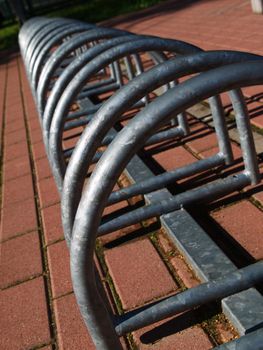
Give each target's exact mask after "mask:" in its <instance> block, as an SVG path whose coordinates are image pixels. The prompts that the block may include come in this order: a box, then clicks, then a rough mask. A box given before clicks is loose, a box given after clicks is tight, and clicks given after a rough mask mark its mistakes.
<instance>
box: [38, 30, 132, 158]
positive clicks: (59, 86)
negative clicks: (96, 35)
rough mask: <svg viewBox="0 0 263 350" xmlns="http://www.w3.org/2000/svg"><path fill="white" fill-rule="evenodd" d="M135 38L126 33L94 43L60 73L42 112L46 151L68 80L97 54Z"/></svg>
mask: <svg viewBox="0 0 263 350" xmlns="http://www.w3.org/2000/svg"><path fill="white" fill-rule="evenodd" d="M133 40H137V37H136V36H134V35H127V36H123V37H118V38H114V39H111V40H108V41H106V42H104V43H102V44H99V45H96V46H95V47H93V48H91V49H89V50H88V51H86V52H84V53H83V54H82V55H80V56H78V59H76V60H74V61H73V62H72V63H71V64H70V65H69V66H68V67H67V69H66V70H65V71H64V72H63V73H62V74H61V76H60V77H59V79H58V80H57V81H56V83H55V85H54V86H53V88H52V91H51V93H50V95H49V97H48V100H47V103H46V106H45V110H44V113H43V124H42V128H43V138H44V143H45V146H46V149H47V152H48V146H49V145H48V141H49V129H50V125H51V121H52V117H53V114H54V111H55V108H56V106H57V104H58V101H59V99H60V97H61V96H62V94H63V92H64V90H65V89H66V87H67V85H68V84H69V82H70V81H71V80H72V79H73V78H74V77H75V76H76V74H77V73H78V72H79V71H80V70H81V69H82V68H83V67H84V66H85V65H87V64H88V63H89V62H90V61H91V60H93V59H95V58H96V57H97V56H98V55H99V54H101V53H102V52H104V51H106V50H108V49H109V48H111V47H115V46H116V45H119V44H121V43H124V42H129V41H133Z"/></svg>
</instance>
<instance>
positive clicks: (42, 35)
mask: <svg viewBox="0 0 263 350" xmlns="http://www.w3.org/2000/svg"><path fill="white" fill-rule="evenodd" d="M70 25H72V24H71V22H70V21H68V20H61V21H57V22H50V23H48V24H47V25H46V26H45V27H44V28H43V29H42V30H41V31H39V32H38V33H37V34H36V35H35V36H34V37H33V38H32V41H31V42H30V44H29V45H28V48H27V51H26V55H25V62H26V64H27V66H28V71H29V72H31V69H30V63H31V61H32V57H33V55H34V52H35V50H37V48H38V47H39V45H43V41H44V42H45V39H46V38H50V36H51V37H52V35H53V36H54V33H57V32H58V31H59V30H62V29H63V28H64V27H68V26H70Z"/></svg>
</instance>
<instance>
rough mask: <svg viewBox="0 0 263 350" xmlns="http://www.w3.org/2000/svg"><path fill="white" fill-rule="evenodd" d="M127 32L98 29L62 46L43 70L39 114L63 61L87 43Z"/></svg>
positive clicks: (38, 96) (39, 95) (38, 99)
mask: <svg viewBox="0 0 263 350" xmlns="http://www.w3.org/2000/svg"><path fill="white" fill-rule="evenodd" d="M127 34H128V33H127V32H123V31H121V30H117V29H107V28H97V29H92V30H90V31H89V32H87V33H82V34H79V35H78V36H75V37H74V38H73V40H70V41H67V42H65V43H64V44H62V45H61V46H60V47H59V48H58V49H57V50H56V51H55V52H54V53H53V54H52V55H51V56H50V57H49V59H48V60H47V62H46V63H45V66H44V67H43V69H42V72H41V75H40V78H39V84H38V87H37V103H38V110H39V113H40V114H42V113H43V110H44V108H45V102H46V101H45V97H46V93H47V89H48V86H49V83H50V80H51V78H52V76H53V75H54V73H55V71H56V69H57V68H58V67H59V66H60V64H61V63H62V62H63V60H64V59H65V58H66V57H67V56H68V55H69V54H70V53H71V52H72V51H74V50H76V49H77V48H79V47H81V46H82V45H84V44H85V43H87V42H90V41H93V40H98V39H108V38H112V37H116V36H121V35H127Z"/></svg>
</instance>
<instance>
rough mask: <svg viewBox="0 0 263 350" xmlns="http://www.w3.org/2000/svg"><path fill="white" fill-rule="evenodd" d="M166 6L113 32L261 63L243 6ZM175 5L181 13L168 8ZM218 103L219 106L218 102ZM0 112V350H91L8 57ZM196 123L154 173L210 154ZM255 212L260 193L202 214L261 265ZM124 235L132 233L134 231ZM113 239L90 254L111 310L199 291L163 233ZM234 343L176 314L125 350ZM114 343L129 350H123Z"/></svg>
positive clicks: (220, 326)
mask: <svg viewBox="0 0 263 350" xmlns="http://www.w3.org/2000/svg"><path fill="white" fill-rule="evenodd" d="M167 3H168V5H167V4H164V5H161V7H159V8H158V9H157V10H154V11H145V12H143V13H142V15H141V16H139V15H136V18H131V16H128V17H126V18H117V19H115V20H113V21H112V23H113V24H114V25H116V26H118V27H120V28H124V29H127V30H130V31H133V32H137V33H145V34H153V35H160V36H165V37H172V38H178V39H181V40H186V41H188V42H191V43H193V44H196V45H199V46H201V47H202V48H204V49H212V50H214V49H237V50H245V51H250V52H254V53H259V54H263V46H262V41H261V37H260V36H259V35H258V33H260V31H261V32H262V26H263V24H262V16H258V15H254V14H252V13H251V10H250V4H249V1H248V0H214V1H211V0H209V1H205V0H201V1H196V2H193V3H191V4H187V2H183V1H181V2H180V1H169V2H167ZM177 3H182V4H183V5H182V6H181V7H180V8H177ZM5 59H6V57H5ZM245 92H246V95H247V96H248V97H249V98H250V101H251V103H250V104H249V109H250V111H251V122H252V124H254V125H255V126H257V127H258V128H263V116H262V108H263V105H262V102H263V100H262V87H260V88H259V87H255V88H249V89H246V91H245ZM260 93H261V95H260ZM224 101H225V103H226V104H227V99H224ZM0 111H1V113H0V123H1V124H0V125H2V131H3V132H1V133H0V137H1V145H2V147H1V151H2V152H3V154H2V155H3V164H2V170H3V172H2V197H1V236H0V239H1V253H2V260H1V288H2V289H3V290H2V298H1V306H0V307H1V315H2V317H1V321H0V323H1V330H2V332H1V340H0V344H1V345H0V348H1V349H12V350H13V349H31V350H33V349H51V348H52V349H55V348H59V349H69V350H71V349H84V348H86V349H94V346H93V345H92V342H91V339H90V337H89V335H88V333H87V331H86V329H85V327H84V324H83V321H82V319H81V317H80V314H79V311H78V309H77V306H76V303H75V299H74V295H73V292H72V285H71V282H70V276H69V261H68V252H67V248H66V244H65V241H64V240H63V233H62V227H61V222H60V209H59V195H58V193H57V191H56V187H55V184H54V180H53V178H52V176H51V173H50V169H49V166H48V162H47V159H46V156H45V150H44V146H43V142H42V140H41V130H40V126H39V122H38V117H37V113H36V110H35V107H34V101H33V99H32V95H31V91H30V88H29V85H28V83H27V80H26V76H25V71H24V68H23V66H22V63H21V59H20V57H19V56H16V55H12V56H10V57H8V59H7V61H4V60H3V61H2V64H1V65H0ZM196 124H197V126H196V127H197V128H199V127H201V129H202V131H200V132H201V133H202V134H203V133H206V131H207V136H204V137H203V138H195V139H192V140H191V139H188V140H185V141H186V143H185V144H184V145H183V146H180V147H177V148H175V149H167V150H165V151H164V150H162V151H160V152H157V153H156V154H155V155H154V159H155V161H156V162H158V163H159V164H160V166H162V167H163V168H165V169H170V168H173V167H174V166H178V164H179V165H184V164H187V163H189V162H191V161H192V160H193V159H195V158H199V157H204V156H207V155H210V154H211V152H212V153H213V152H216V142H215V136H214V134H213V133H211V129H209V128H208V127H207V126H206V125H205V124H202V123H200V122H197V123H196ZM262 169H263V168H262ZM191 181H192V180H191ZM191 181H190V182H191ZM184 185H185V184H184ZM240 199H242V200H240ZM122 205H123V203H122V204H121V206H122ZM262 205H263V188H262V185H259V186H257V187H256V188H254V189H253V188H249V190H248V191H246V192H244V193H243V194H241V195H240V194H239V195H238V196H234V199H233V198H232V197H231V198H230V200H229V197H227V198H226V200H225V202H224V201H221V202H220V204H217V205H215V206H214V207H213V211H212V213H211V220H214V223H216V225H217V227H218V226H220V228H221V229H222V230H224V231H226V232H227V233H228V235H229V236H230V237H231V239H232V240H233V241H235V242H237V243H238V244H239V245H241V246H242V247H243V249H244V250H245V251H246V252H247V253H248V254H249V255H250V256H251V258H253V259H255V260H256V259H261V258H262V230H261V227H262ZM244 217H246V219H243V218H244ZM240 218H241V219H240ZM139 228H140V227H139ZM130 230H138V226H136V227H132V228H131V229H130ZM248 232H249V233H248ZM122 235H123V233H121V232H119V233H118V234H117V235H114V234H113V235H111V237H110V238H107V239H105V240H102V241H101V250H100V251H99V252H98V256H99V260H100V264H101V267H102V271H103V272H102V274H103V278H104V280H106V281H109V283H108V290H107V293H109V289H111V290H112V292H111V293H112V296H113V300H115V304H116V305H115V307H114V306H113V307H114V308H115V310H117V309H118V310H123V309H130V308H133V307H135V306H138V305H143V304H144V303H145V302H148V301H150V300H153V299H156V298H160V297H162V296H163V295H167V294H171V293H177V292H178V291H180V290H181V289H182V288H185V287H187V288H189V287H191V286H194V285H197V284H198V283H199V281H198V279H197V278H196V277H195V276H194V274H193V272H192V271H191V269H190V268H189V267H188V266H187V264H186V263H185V261H184V260H183V258H182V256H181V255H180V254H179V252H178V251H177V250H176V249H175V248H174V247H173V245H172V244H171V243H170V242H169V241H168V239H167V238H166V236H165V234H164V233H163V232H161V231H154V232H152V234H151V236H146V237H144V238H143V239H140V238H139V239H134V240H132V241H131V242H126V243H125V244H120V245H117V246H115V247H114V246H111V245H110V243H111V242H112V241H114V238H116V236H118V237H119V236H122ZM127 257H128V259H127ZM113 286H114V288H113ZM140 286H141V287H142V288H140ZM108 295H109V294H108ZM233 336H235V333H233V332H232V331H231V329H230V328H229V327H228V325H227V322H226V321H224V320H222V316H220V317H219V319H217V320H216V321H215V319H214V318H212V319H211V320H210V321H209V322H208V323H207V322H205V319H202V317H201V318H200V315H196V314H188V313H185V314H183V315H179V316H177V317H174V318H172V319H169V320H165V321H163V322H161V323H159V324H157V325H153V326H151V327H146V328H145V329H142V330H139V331H136V332H134V334H133V343H134V344H135V345H136V346H138V348H139V349H158V350H160V349H165V350H167V349H175V347H174V346H175V345H174V344H176V349H177V350H181V349H182V350H188V349H190V348H192V349H196V350H201V349H202V350H206V349H211V348H213V346H214V345H215V344H216V343H215V342H216V341H217V342H218V343H220V342H225V341H227V340H229V339H230V338H231V337H233ZM129 341H130V342H131V338H129ZM123 344H124V347H128V345H127V344H128V343H127V341H126V343H125V341H124V343H123ZM125 344H126V345H125Z"/></svg>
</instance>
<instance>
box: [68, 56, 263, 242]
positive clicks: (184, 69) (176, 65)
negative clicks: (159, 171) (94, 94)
mask: <svg viewBox="0 0 263 350" xmlns="http://www.w3.org/2000/svg"><path fill="white" fill-rule="evenodd" d="M250 57H251V58H255V59H257V58H256V56H250V55H248V56H247V54H243V53H236V52H225V51H223V52H207V53H200V54H196V55H191V56H190V55H189V56H187V57H178V58H177V59H176V60H173V61H167V62H165V63H163V64H160V65H158V66H156V67H155V68H154V69H152V70H151V71H148V72H145V73H144V75H141V76H138V77H136V78H135V79H133V80H132V81H131V82H130V83H129V84H127V85H126V86H124V87H123V88H122V89H121V90H120V91H118V92H117V93H116V94H115V95H114V98H112V99H111V100H110V101H109V102H107V103H106V104H104V105H103V106H102V108H101V109H100V110H99V111H98V113H97V114H96V117H94V118H93V120H91V121H90V123H89V125H88V127H87V128H86V129H85V131H84V132H83V134H82V137H81V139H80V141H79V146H78V150H76V151H75V152H74V154H73V155H72V157H71V161H70V162H69V164H68V167H67V172H66V174H65V177H64V186H63V193H62V221H63V228H64V233H65V236H66V239H67V241H68V242H69V240H70V236H71V230H72V225H73V222H74V217H75V213H76V208H77V205H78V203H79V200H80V196H81V192H82V189H83V184H84V181H85V176H86V172H87V169H88V167H89V165H90V164H91V160H92V158H93V157H94V154H95V150H96V149H97V148H98V147H99V146H100V143H101V142H102V140H103V138H104V137H105V135H106V133H107V131H108V130H109V129H110V128H111V127H112V126H113V125H114V123H115V122H116V121H117V120H118V118H119V117H120V116H121V115H122V113H123V112H125V111H126V110H127V109H129V107H130V106H132V105H133V104H134V103H135V102H136V101H138V100H139V99H141V97H142V96H144V95H145V94H146V93H148V92H150V91H152V90H154V89H156V88H158V87H159V86H162V85H163V84H166V83H167V82H169V81H172V80H174V79H176V78H180V77H182V76H184V75H186V74H193V73H196V72H199V71H204V70H207V69H208V67H210V68H212V67H216V66H220V65H226V64H230V63H234V62H238V61H242V60H247V59H248V58H250ZM258 59H261V58H260V57H258ZM222 125H224V123H222ZM222 154H223V155H224V157H225V160H226V161H227V160H228V159H229V158H228V153H226V154H224V153H222ZM224 157H222V164H223V163H224V159H223V158H224ZM208 164H209V161H208ZM171 176H172V175H171ZM158 180H159V179H158V178H157V180H156V182H158ZM153 181H155V180H153ZM159 184H160V183H159ZM163 185H165V179H164V182H163ZM156 189H157V188H156Z"/></svg>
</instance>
